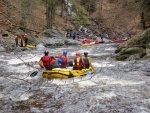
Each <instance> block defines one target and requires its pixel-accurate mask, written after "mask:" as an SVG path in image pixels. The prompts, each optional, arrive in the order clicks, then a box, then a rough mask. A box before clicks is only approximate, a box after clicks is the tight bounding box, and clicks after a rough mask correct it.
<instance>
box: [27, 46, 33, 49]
mask: <svg viewBox="0 0 150 113" xmlns="http://www.w3.org/2000/svg"><path fill="white" fill-rule="evenodd" d="M27 48H30V49H35V46H33V45H27Z"/></svg>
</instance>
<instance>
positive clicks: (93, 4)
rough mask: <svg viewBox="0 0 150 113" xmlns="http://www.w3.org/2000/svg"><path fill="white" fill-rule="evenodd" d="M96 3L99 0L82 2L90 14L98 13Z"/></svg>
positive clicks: (82, 0)
mask: <svg viewBox="0 0 150 113" xmlns="http://www.w3.org/2000/svg"><path fill="white" fill-rule="evenodd" d="M96 3H97V0H88V1H87V0H81V5H83V6H84V7H85V9H86V10H87V11H88V12H90V13H91V12H95V11H96Z"/></svg>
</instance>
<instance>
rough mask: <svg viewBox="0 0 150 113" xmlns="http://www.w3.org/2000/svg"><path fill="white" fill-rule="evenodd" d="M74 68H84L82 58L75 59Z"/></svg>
mask: <svg viewBox="0 0 150 113" xmlns="http://www.w3.org/2000/svg"><path fill="white" fill-rule="evenodd" d="M74 63H75V64H74V67H76V68H81V67H82V65H83V64H82V59H81V58H80V57H76V58H75V59H74Z"/></svg>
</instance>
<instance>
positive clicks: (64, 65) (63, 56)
mask: <svg viewBox="0 0 150 113" xmlns="http://www.w3.org/2000/svg"><path fill="white" fill-rule="evenodd" d="M61 58H63V60H64V62H62V63H61V67H62V68H66V66H67V62H68V59H67V56H66V55H62V56H61Z"/></svg>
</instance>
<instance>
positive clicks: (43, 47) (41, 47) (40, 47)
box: [36, 44, 45, 50]
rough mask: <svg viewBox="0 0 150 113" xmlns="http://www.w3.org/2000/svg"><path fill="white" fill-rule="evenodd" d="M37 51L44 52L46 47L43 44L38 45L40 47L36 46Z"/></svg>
mask: <svg viewBox="0 0 150 113" xmlns="http://www.w3.org/2000/svg"><path fill="white" fill-rule="evenodd" d="M36 49H37V50H43V49H45V46H43V44H38V45H37V46H36Z"/></svg>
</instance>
